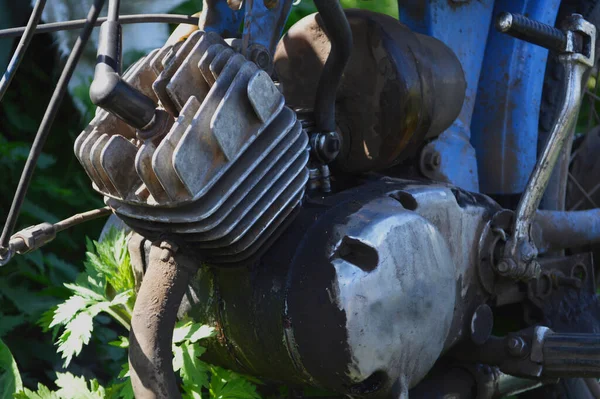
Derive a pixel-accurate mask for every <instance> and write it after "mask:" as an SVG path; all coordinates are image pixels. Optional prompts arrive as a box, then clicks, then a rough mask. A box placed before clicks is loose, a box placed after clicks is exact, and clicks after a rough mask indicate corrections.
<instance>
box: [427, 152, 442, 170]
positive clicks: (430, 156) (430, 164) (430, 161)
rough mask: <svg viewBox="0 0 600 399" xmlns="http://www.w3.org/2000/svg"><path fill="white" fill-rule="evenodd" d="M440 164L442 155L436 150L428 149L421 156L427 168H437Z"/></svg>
mask: <svg viewBox="0 0 600 399" xmlns="http://www.w3.org/2000/svg"><path fill="white" fill-rule="evenodd" d="M441 164H442V157H441V155H440V153H439V152H437V151H428V152H426V153H425V154H424V156H423V166H424V167H425V168H426V169H427V170H429V171H434V170H437V169H439V167H440V165H441Z"/></svg>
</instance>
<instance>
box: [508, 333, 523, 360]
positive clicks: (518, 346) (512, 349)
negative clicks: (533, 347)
mask: <svg viewBox="0 0 600 399" xmlns="http://www.w3.org/2000/svg"><path fill="white" fill-rule="evenodd" d="M506 346H507V348H508V353H510V354H511V355H512V356H515V357H521V356H523V355H524V354H525V341H523V338H521V337H511V338H509V339H508V341H507V343H506Z"/></svg>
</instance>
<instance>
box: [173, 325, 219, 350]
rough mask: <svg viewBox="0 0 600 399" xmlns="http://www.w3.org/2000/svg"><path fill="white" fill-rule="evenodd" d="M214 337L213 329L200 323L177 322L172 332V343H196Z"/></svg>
mask: <svg viewBox="0 0 600 399" xmlns="http://www.w3.org/2000/svg"><path fill="white" fill-rule="evenodd" d="M214 335H215V329H214V328H213V327H210V326H207V325H203V324H200V323H194V322H192V321H188V322H178V323H177V325H176V327H175V330H174V331H173V343H176V344H178V343H181V342H183V341H186V340H187V341H189V342H197V341H199V340H201V339H205V338H210V337H213V336H214Z"/></svg>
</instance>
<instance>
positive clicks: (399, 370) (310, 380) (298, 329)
mask: <svg viewBox="0 0 600 399" xmlns="http://www.w3.org/2000/svg"><path fill="white" fill-rule="evenodd" d="M497 209H498V207H497V205H496V204H495V203H494V202H492V201H491V200H489V199H488V198H487V197H484V196H479V195H472V194H468V193H465V192H463V191H461V190H458V189H454V188H450V187H445V186H439V185H423V184H422V183H416V182H410V181H403V180H395V179H389V178H385V179H382V180H378V181H375V182H372V183H369V184H367V185H364V186H361V187H358V188H355V189H352V190H348V191H346V192H342V193H339V194H336V195H333V196H331V197H328V198H325V199H323V200H308V201H307V202H306V203H305V204H304V205H303V207H302V209H301V210H300V212H299V215H298V216H297V217H296V218H295V219H294V221H293V222H292V224H291V226H290V228H288V229H287V230H286V231H285V232H284V233H283V234H282V235H281V236H280V237H279V238H278V240H277V241H276V243H275V244H274V245H273V246H272V247H271V248H270V249H269V250H268V251H267V252H266V253H265V254H264V255H263V256H262V257H261V259H260V261H258V262H257V263H255V264H253V265H252V266H248V267H245V268H242V269H237V270H230V269H222V268H221V269H214V268H210V267H205V268H203V269H201V271H200V272H199V274H198V275H197V278H196V279H195V280H194V282H193V283H192V289H191V291H190V294H189V295H187V297H186V298H185V299H184V303H183V305H182V307H181V308H180V314H187V315H188V316H191V317H193V318H195V319H196V320H198V321H201V322H203V323H208V324H211V325H213V326H215V328H216V329H217V331H218V335H217V338H215V339H214V340H212V341H210V344H209V348H208V352H207V353H206V355H205V356H206V358H207V360H209V361H210V362H213V363H215V364H221V365H223V366H225V367H229V368H233V369H235V370H239V371H241V372H243V373H247V374H252V375H256V376H260V377H261V378H266V379H272V380H274V381H280V382H287V383H289V384H292V385H293V384H299V385H300V384H312V385H315V386H318V387H322V388H325V389H328V390H332V391H335V392H338V393H341V394H350V395H358V396H371V395H372V396H374V397H390V395H392V394H393V395H394V397H399V395H400V394H402V393H405V392H406V391H407V390H408V389H409V388H411V387H413V386H414V385H415V384H417V383H418V382H419V381H420V380H421V379H422V378H423V377H424V376H425V374H426V373H427V372H428V371H429V370H430V369H431V367H432V366H433V364H434V362H435V361H436V360H437V359H438V358H439V356H440V355H441V354H442V353H443V352H444V351H445V350H446V349H448V348H450V347H451V346H452V345H454V344H455V343H456V342H458V341H459V340H460V339H461V338H463V337H468V336H469V331H470V327H469V326H470V319H471V315H472V314H473V311H474V309H475V308H476V307H477V306H478V305H479V304H481V303H483V302H484V301H485V299H486V295H485V293H483V292H482V290H481V289H480V288H478V287H479V283H478V277H477V273H476V269H475V265H476V264H477V248H478V242H479V236H480V234H481V232H482V230H483V229H484V226H485V224H486V222H487V221H488V220H489V219H490V218H491V215H492V214H493V213H495V212H496V211H497Z"/></svg>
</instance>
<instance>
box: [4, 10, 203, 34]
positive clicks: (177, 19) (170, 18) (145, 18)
mask: <svg viewBox="0 0 600 399" xmlns="http://www.w3.org/2000/svg"><path fill="white" fill-rule="evenodd" d="M107 19H108V18H106V17H102V18H98V19H97V20H96V22H95V23H94V26H100V25H102V23H103V22H106V20H107ZM198 20H199V19H198V18H197V17H192V16H189V15H177V14H135V15H121V16H119V23H120V24H122V25H125V24H144V23H167V24H188V25H198ZM85 23H86V20H85V19H76V20H73V21H65V22H52V23H49V24H41V25H38V26H37V28H36V29H35V32H34V34H36V35H37V34H42V33H52V32H58V31H62V30H77V29H81V28H83V27H84V25H85ZM26 29H27V28H26V27H25V26H21V27H18V28H8V29H2V30H0V39H2V38H7V37H19V36H22V35H23V34H24V33H25V31H26Z"/></svg>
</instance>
